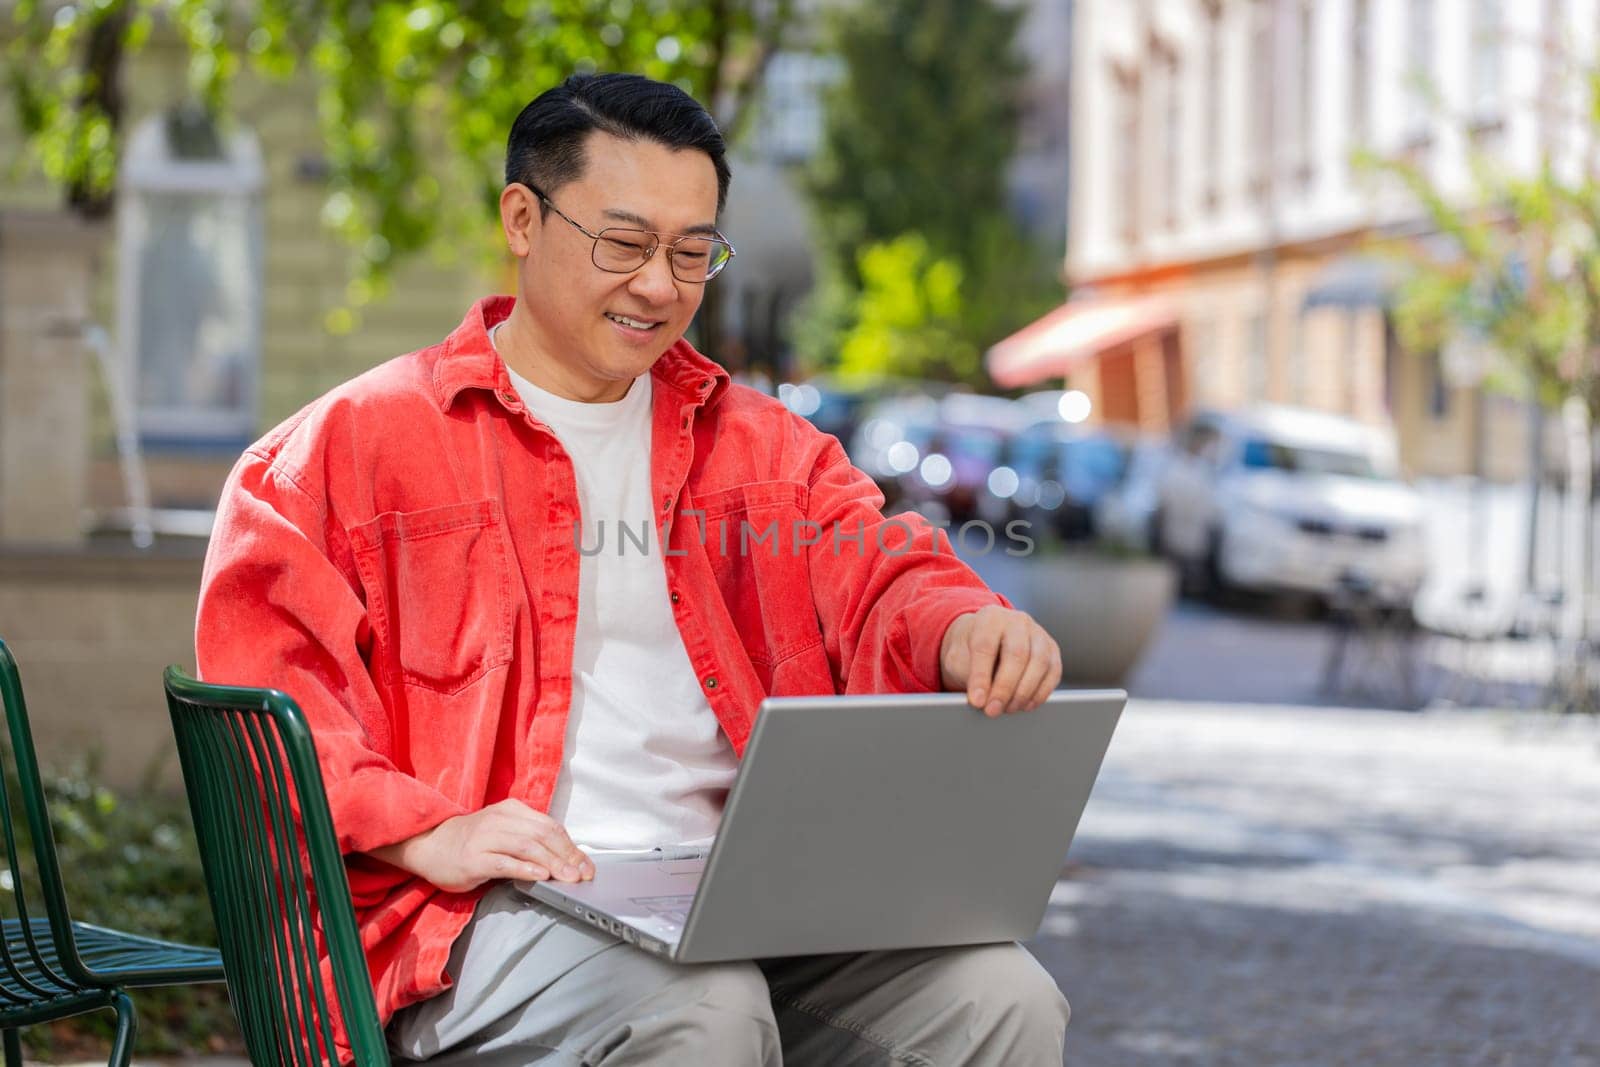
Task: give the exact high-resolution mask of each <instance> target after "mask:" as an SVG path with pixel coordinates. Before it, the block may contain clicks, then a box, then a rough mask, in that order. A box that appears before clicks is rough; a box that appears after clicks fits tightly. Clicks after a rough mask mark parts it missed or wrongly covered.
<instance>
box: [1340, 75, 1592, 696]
mask: <svg viewBox="0 0 1600 1067" xmlns="http://www.w3.org/2000/svg"><path fill="white" fill-rule="evenodd" d="M1568 58H1569V59H1570V57H1568ZM1567 70H1568V72H1569V74H1570V75H1572V76H1575V77H1576V78H1577V79H1578V80H1579V82H1580V83H1581V86H1582V92H1581V93H1577V94H1571V95H1569V94H1566V93H1564V92H1560V93H1551V94H1550V95H1551V97H1552V98H1553V99H1557V100H1562V99H1572V98H1573V97H1579V98H1581V99H1582V101H1583V104H1582V107H1581V109H1580V110H1579V111H1578V112H1577V113H1576V114H1573V115H1561V116H1559V117H1560V118H1562V119H1565V120H1567V121H1566V122H1565V123H1564V124H1563V126H1564V128H1565V129H1566V130H1568V131H1569V132H1570V133H1572V134H1573V135H1574V136H1575V137H1576V138H1578V141H1579V143H1580V144H1581V145H1582V146H1583V152H1582V154H1581V156H1580V158H1579V160H1578V162H1577V165H1576V166H1573V167H1564V166H1557V165H1554V164H1553V163H1552V162H1551V160H1550V158H1549V156H1548V155H1547V156H1546V157H1545V159H1544V161H1543V163H1542V164H1541V165H1540V166H1539V167H1538V168H1537V169H1536V170H1535V171H1534V172H1533V173H1532V174H1518V173H1516V172H1515V171H1513V170H1510V169H1508V168H1507V167H1506V166H1505V165H1504V164H1503V163H1502V162H1501V161H1500V160H1499V159H1497V158H1496V157H1495V156H1493V155H1492V154H1490V153H1489V152H1487V151H1485V150H1484V149H1483V148H1482V147H1481V145H1480V144H1479V142H1477V141H1476V140H1475V139H1474V138H1472V137H1471V136H1470V135H1469V136H1464V137H1463V140H1464V142H1465V143H1467V144H1468V145H1471V146H1472V149H1471V150H1470V153H1469V159H1468V162H1469V166H1470V170H1471V174H1472V179H1473V180H1472V184H1471V189H1470V192H1469V193H1468V194H1466V195H1462V193H1461V192H1460V191H1459V190H1454V189H1447V188H1443V187H1441V186H1440V185H1439V184H1438V183H1437V181H1436V180H1435V179H1434V177H1433V176H1432V175H1431V174H1430V173H1429V172H1428V170H1427V169H1426V168H1425V167H1423V166H1420V165H1418V164H1417V163H1416V162H1415V161H1413V160H1411V159H1408V158H1405V157H1400V158H1392V159H1385V158H1380V157H1375V156H1370V155H1368V156H1365V157H1363V159H1362V162H1363V163H1364V164H1365V165H1366V166H1367V167H1368V168H1370V169H1373V170H1374V171H1376V172H1378V173H1380V174H1384V175H1388V176H1390V177H1392V178H1394V179H1398V181H1399V182H1400V183H1401V184H1402V185H1403V186H1404V187H1405V189H1406V190H1408V191H1409V192H1410V194H1411V195H1412V197H1413V199H1414V200H1415V202H1416V204H1417V205H1418V207H1419V208H1420V210H1421V212H1422V215H1423V217H1424V218H1425V219H1426V221H1427V223H1428V224H1429V227H1430V229H1431V231H1432V232H1431V233H1430V234H1429V235H1427V237H1426V238H1423V239H1415V238H1413V239H1409V240H1404V239H1402V240H1391V241H1388V242H1384V243H1383V247H1384V248H1385V249H1386V250H1387V251H1388V252H1389V253H1391V254H1393V255H1394V256H1396V257H1397V258H1398V259H1399V260H1400V261H1401V262H1402V263H1403V264H1404V265H1405V268H1406V270H1405V273H1404V277H1403V279H1402V281H1401V282H1400V284H1399V286H1398V290H1397V292H1396V295H1395V305H1394V317H1395V323H1396V327H1397V329H1398V332H1399V333H1400V336H1401V340H1402V341H1403V342H1404V343H1405V344H1406V345H1407V346H1408V347H1410V348H1413V349H1415V350H1429V349H1433V350H1438V349H1440V348H1444V347H1446V346H1447V345H1451V344H1459V343H1465V344H1467V345H1469V346H1471V347H1473V348H1475V349H1477V350H1479V351H1480V352H1483V353H1485V354H1486V355H1487V356H1488V357H1489V359H1490V363H1489V365H1488V366H1487V367H1485V368H1484V370H1485V372H1486V373H1485V377H1484V385H1485V386H1486V387H1488V388H1492V389H1500V390H1502V391H1508V392H1517V393H1522V394H1525V395H1528V394H1531V397H1532V399H1534V400H1535V401H1536V402H1538V403H1540V404H1542V405H1544V406H1545V407H1556V406H1558V405H1559V406H1561V407H1563V408H1564V409H1565V416H1564V417H1567V418H1570V417H1571V416H1573V415H1576V416H1577V422H1576V425H1577V426H1579V427H1584V426H1587V427H1589V431H1588V433H1587V434H1585V435H1582V436H1585V437H1587V439H1586V440H1582V442H1581V444H1576V443H1575V444H1574V445H1573V446H1572V447H1570V448H1569V450H1568V455H1567V462H1568V465H1569V468H1570V470H1571V471H1572V472H1574V473H1576V474H1577V478H1576V485H1578V486H1579V487H1581V486H1583V485H1585V484H1587V483H1588V482H1589V478H1588V475H1587V474H1586V473H1583V472H1591V471H1592V470H1593V469H1594V463H1595V456H1596V453H1597V450H1600V434H1596V432H1595V430H1594V427H1595V423H1596V419H1597V416H1600V152H1597V151H1596V149H1595V147H1594V145H1595V134H1596V132H1597V131H1600V67H1597V66H1595V65H1593V64H1571V65H1569V66H1568V67H1567ZM1581 495H1583V490H1582V489H1581V488H1580V496H1581ZM1577 510H1578V511H1579V512H1581V513H1582V515H1583V516H1584V522H1585V526H1586V529H1585V532H1584V533H1583V534H1582V535H1581V543H1584V544H1587V543H1589V542H1590V541H1591V540H1592V538H1593V532H1592V529H1590V528H1589V527H1591V526H1592V510H1591V509H1589V508H1588V507H1583V508H1580V509H1577ZM1588 581H1589V583H1590V587H1591V588H1592V586H1593V582H1594V575H1593V574H1590V575H1589V576H1588ZM1567 594H1568V596H1569V597H1576V598H1578V602H1580V603H1581V602H1586V600H1585V599H1584V598H1585V597H1586V596H1587V594H1588V590H1583V589H1571V590H1567ZM1569 619H1571V621H1570V622H1569V630H1571V632H1569V633H1568V634H1567V639H1568V640H1569V641H1571V642H1573V644H1572V645H1570V646H1569V651H1571V650H1575V649H1576V648H1578V647H1581V644H1582V642H1584V641H1585V640H1587V639H1589V634H1590V630H1589V627H1590V625H1591V624H1590V622H1589V620H1588V619H1587V616H1586V615H1584V614H1583V613H1579V614H1578V615H1577V616H1576V617H1570V616H1569ZM1585 661H1586V657H1585V656H1583V655H1581V654H1578V655H1567V656H1563V657H1562V662H1563V670H1564V671H1568V672H1569V673H1570V674H1571V677H1568V678H1563V679H1560V681H1561V682H1562V684H1563V685H1564V686H1566V687H1568V691H1569V693H1572V694H1575V695H1574V696H1573V697H1571V699H1573V700H1574V701H1575V702H1577V703H1579V704H1587V703H1588V701H1589V700H1590V699H1591V697H1590V695H1589V693H1588V686H1587V682H1586V681H1585V673H1584V672H1585V670H1586V668H1585V666H1584V664H1585ZM1588 706H1590V707H1592V706H1593V705H1592V704H1589V705H1588Z"/></svg>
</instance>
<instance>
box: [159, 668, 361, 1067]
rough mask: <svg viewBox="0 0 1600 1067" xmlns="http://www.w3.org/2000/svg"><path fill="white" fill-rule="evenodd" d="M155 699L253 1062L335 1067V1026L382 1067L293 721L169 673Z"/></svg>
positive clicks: (335, 857)
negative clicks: (171, 739)
mask: <svg viewBox="0 0 1600 1067" xmlns="http://www.w3.org/2000/svg"><path fill="white" fill-rule="evenodd" d="M166 691H167V704H168V707H169V709H170V710H171V713H172V725H173V730H174V732H175V733H176V735H177V737H178V751H179V755H180V758H181V759H182V762H183V774H184V780H185V783H186V786H187V788H188V793H189V804H190V807H191V808H192V809H194V815H195V826H196V832H197V836H198V837H199V839H200V853H201V860H202V862H203V865H204V869H205V876H206V882H207V886H208V888H209V890H210V893H211V896H212V901H213V908H214V909H215V911H216V913H217V918H218V922H219V924H222V925H224V927H226V926H228V925H237V926H238V927H239V929H236V930H228V929H226V928H224V929H223V931H222V946H223V955H224V957H225V958H226V959H228V961H229V980H230V990H231V992H232V993H233V1005H234V1011H235V1014H236V1015H238V1016H239V1023H240V1029H241V1032H242V1033H243V1034H244V1037H245V1043H246V1046H247V1048H248V1050H249V1052H250V1056H251V1059H252V1061H253V1062H256V1063H272V1064H280V1065H285V1067H318V1065H321V1064H336V1063H337V1054H336V1047H335V1043H334V1033H333V1023H334V1020H335V1017H336V1016H337V1017H339V1018H341V1019H342V1020H343V1022H344V1026H345V1032H346V1035H347V1037H348V1040H349V1042H350V1048H351V1050H352V1051H353V1052H354V1054H355V1061H356V1063H357V1064H359V1065H361V1067H369V1065H371V1067H376V1065H386V1064H388V1062H389V1058H388V1049H387V1046H386V1043H385V1041H384V1036H383V1029H382V1027H381V1025H380V1024H379V1021H378V1014H377V1006H376V1004H375V1003H374V1001H373V996H372V984H371V978H370V977H369V976H368V974H367V969H366V960H365V957H364V956H363V955H362V951H361V942H360V937H359V934H358V932H357V928H356V924H355V913H354V909H353V908H352V906H351V902H350V888H349V883H348V881H347V878H346V874H345V869H344V861H343V857H342V856H341V855H340V854H339V851H338V839H337V837H336V836H335V834H334V830H333V822H332V819H331V817H330V816H329V814H328V802H327V794H326V792H325V790H324V788H323V784H322V778H321V773H320V770H319V768H318V765H317V761H316V749H315V745H314V743H313V741H312V738H311V734H310V732H309V731H308V730H307V729H306V727H305V722H304V718H303V717H302V716H301V714H300V711H299V709H298V708H297V707H295V705H294V702H293V701H292V700H290V699H289V698H287V697H286V696H284V695H283V694H282V693H279V692H276V691H275V690H265V689H251V688H245V687H240V686H222V685H212V684H208V683H203V682H198V681H195V680H194V679H193V678H190V677H188V676H187V675H185V674H184V673H183V672H182V671H180V670H178V669H177V668H168V670H167V674H166ZM319 920H320V926H319ZM319 930H320V933H321V935H322V936H321V938H320V941H321V942H322V944H321V945H319V936H318V934H319ZM324 951H326V953H327V954H328V958H329V962H331V964H332V967H331V970H332V979H333V981H332V988H330V987H329V983H328V982H327V981H326V980H325V975H324V971H323V969H322V962H321V957H322V955H323V952H324Z"/></svg>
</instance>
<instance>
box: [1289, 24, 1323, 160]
mask: <svg viewBox="0 0 1600 1067" xmlns="http://www.w3.org/2000/svg"><path fill="white" fill-rule="evenodd" d="M1316 28H1317V21H1316V9H1315V7H1314V6H1313V5H1312V3H1311V0H1299V7H1298V9H1297V10H1296V11H1295V49H1296V55H1295V59H1296V61H1297V62H1298V64H1299V67H1298V69H1297V70H1296V71H1295V74H1296V81H1297V84H1296V91H1295V104H1296V112H1297V113H1296V115H1295V124H1294V126H1295V129H1294V142H1295V145H1296V147H1297V148H1298V151H1297V152H1296V159H1295V161H1294V168H1295V172H1294V177H1295V180H1296V181H1298V182H1299V183H1300V184H1301V185H1309V184H1310V182H1311V176H1312V161H1313V160H1314V159H1315V157H1316V124H1317V109H1316V107H1315V104H1316V85H1317V42H1316Z"/></svg>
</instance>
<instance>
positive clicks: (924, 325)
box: [838, 233, 979, 382]
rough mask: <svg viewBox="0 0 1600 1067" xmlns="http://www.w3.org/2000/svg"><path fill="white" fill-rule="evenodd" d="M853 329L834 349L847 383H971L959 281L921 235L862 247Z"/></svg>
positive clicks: (971, 352) (953, 267) (952, 265)
mask: <svg viewBox="0 0 1600 1067" xmlns="http://www.w3.org/2000/svg"><path fill="white" fill-rule="evenodd" d="M857 270H858V272H859V274H860V277H861V290H860V292H859V294H857V296H856V300H855V306H854V309H853V310H854V316H853V317H854V320H855V322H854V325H853V327H852V328H851V329H850V330H849V332H848V333H847V334H845V336H844V340H843V343H842V344H841V346H840V349H839V361H838V372H839V375H840V377H841V378H843V379H845V380H846V381H851V380H856V381H860V380H870V379H873V378H878V377H882V376H885V375H888V376H892V377H899V378H934V379H939V380H943V381H957V382H959V381H970V380H972V378H973V377H974V376H975V375H976V374H977V372H978V357H979V350H978V346H977V345H975V344H973V343H972V341H971V340H969V339H968V338H966V337H964V336H963V335H962V329H961V316H962V299H961V290H962V275H961V267H960V265H959V264H957V263H956V262H955V261H954V260H953V259H949V258H940V257H937V256H935V255H934V254H933V253H932V251H931V250H930V249H929V246H928V242H927V240H926V239H925V238H923V237H922V236H921V235H920V234H914V233H913V234H906V235H904V236H901V237H897V238H896V239H894V240H893V241H886V242H882V243H879V244H873V245H868V246H867V247H866V248H864V249H863V250H862V251H861V254H860V256H859V257H858V261H857Z"/></svg>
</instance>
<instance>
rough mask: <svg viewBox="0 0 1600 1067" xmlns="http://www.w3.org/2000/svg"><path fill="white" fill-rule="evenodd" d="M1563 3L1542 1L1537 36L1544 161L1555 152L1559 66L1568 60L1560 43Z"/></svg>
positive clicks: (1539, 112)
mask: <svg viewBox="0 0 1600 1067" xmlns="http://www.w3.org/2000/svg"><path fill="white" fill-rule="evenodd" d="M1565 20H1566V4H1564V3H1563V2H1562V0H1544V12H1543V28H1542V32H1541V33H1540V35H1539V103H1538V123H1539V152H1540V155H1542V156H1543V157H1545V158H1547V159H1548V158H1549V156H1550V154H1551V153H1552V152H1553V151H1554V150H1555V139H1556V128H1557V126H1558V124H1559V121H1560V117H1559V112H1560V110H1561V101H1560V97H1561V95H1562V92H1561V86H1562V71H1561V65H1562V63H1564V62H1567V61H1568V60H1569V55H1568V52H1567V46H1566V43H1565V42H1564V41H1563V40H1562V33H1563V31H1564V26H1563V23H1564V22H1565Z"/></svg>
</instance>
